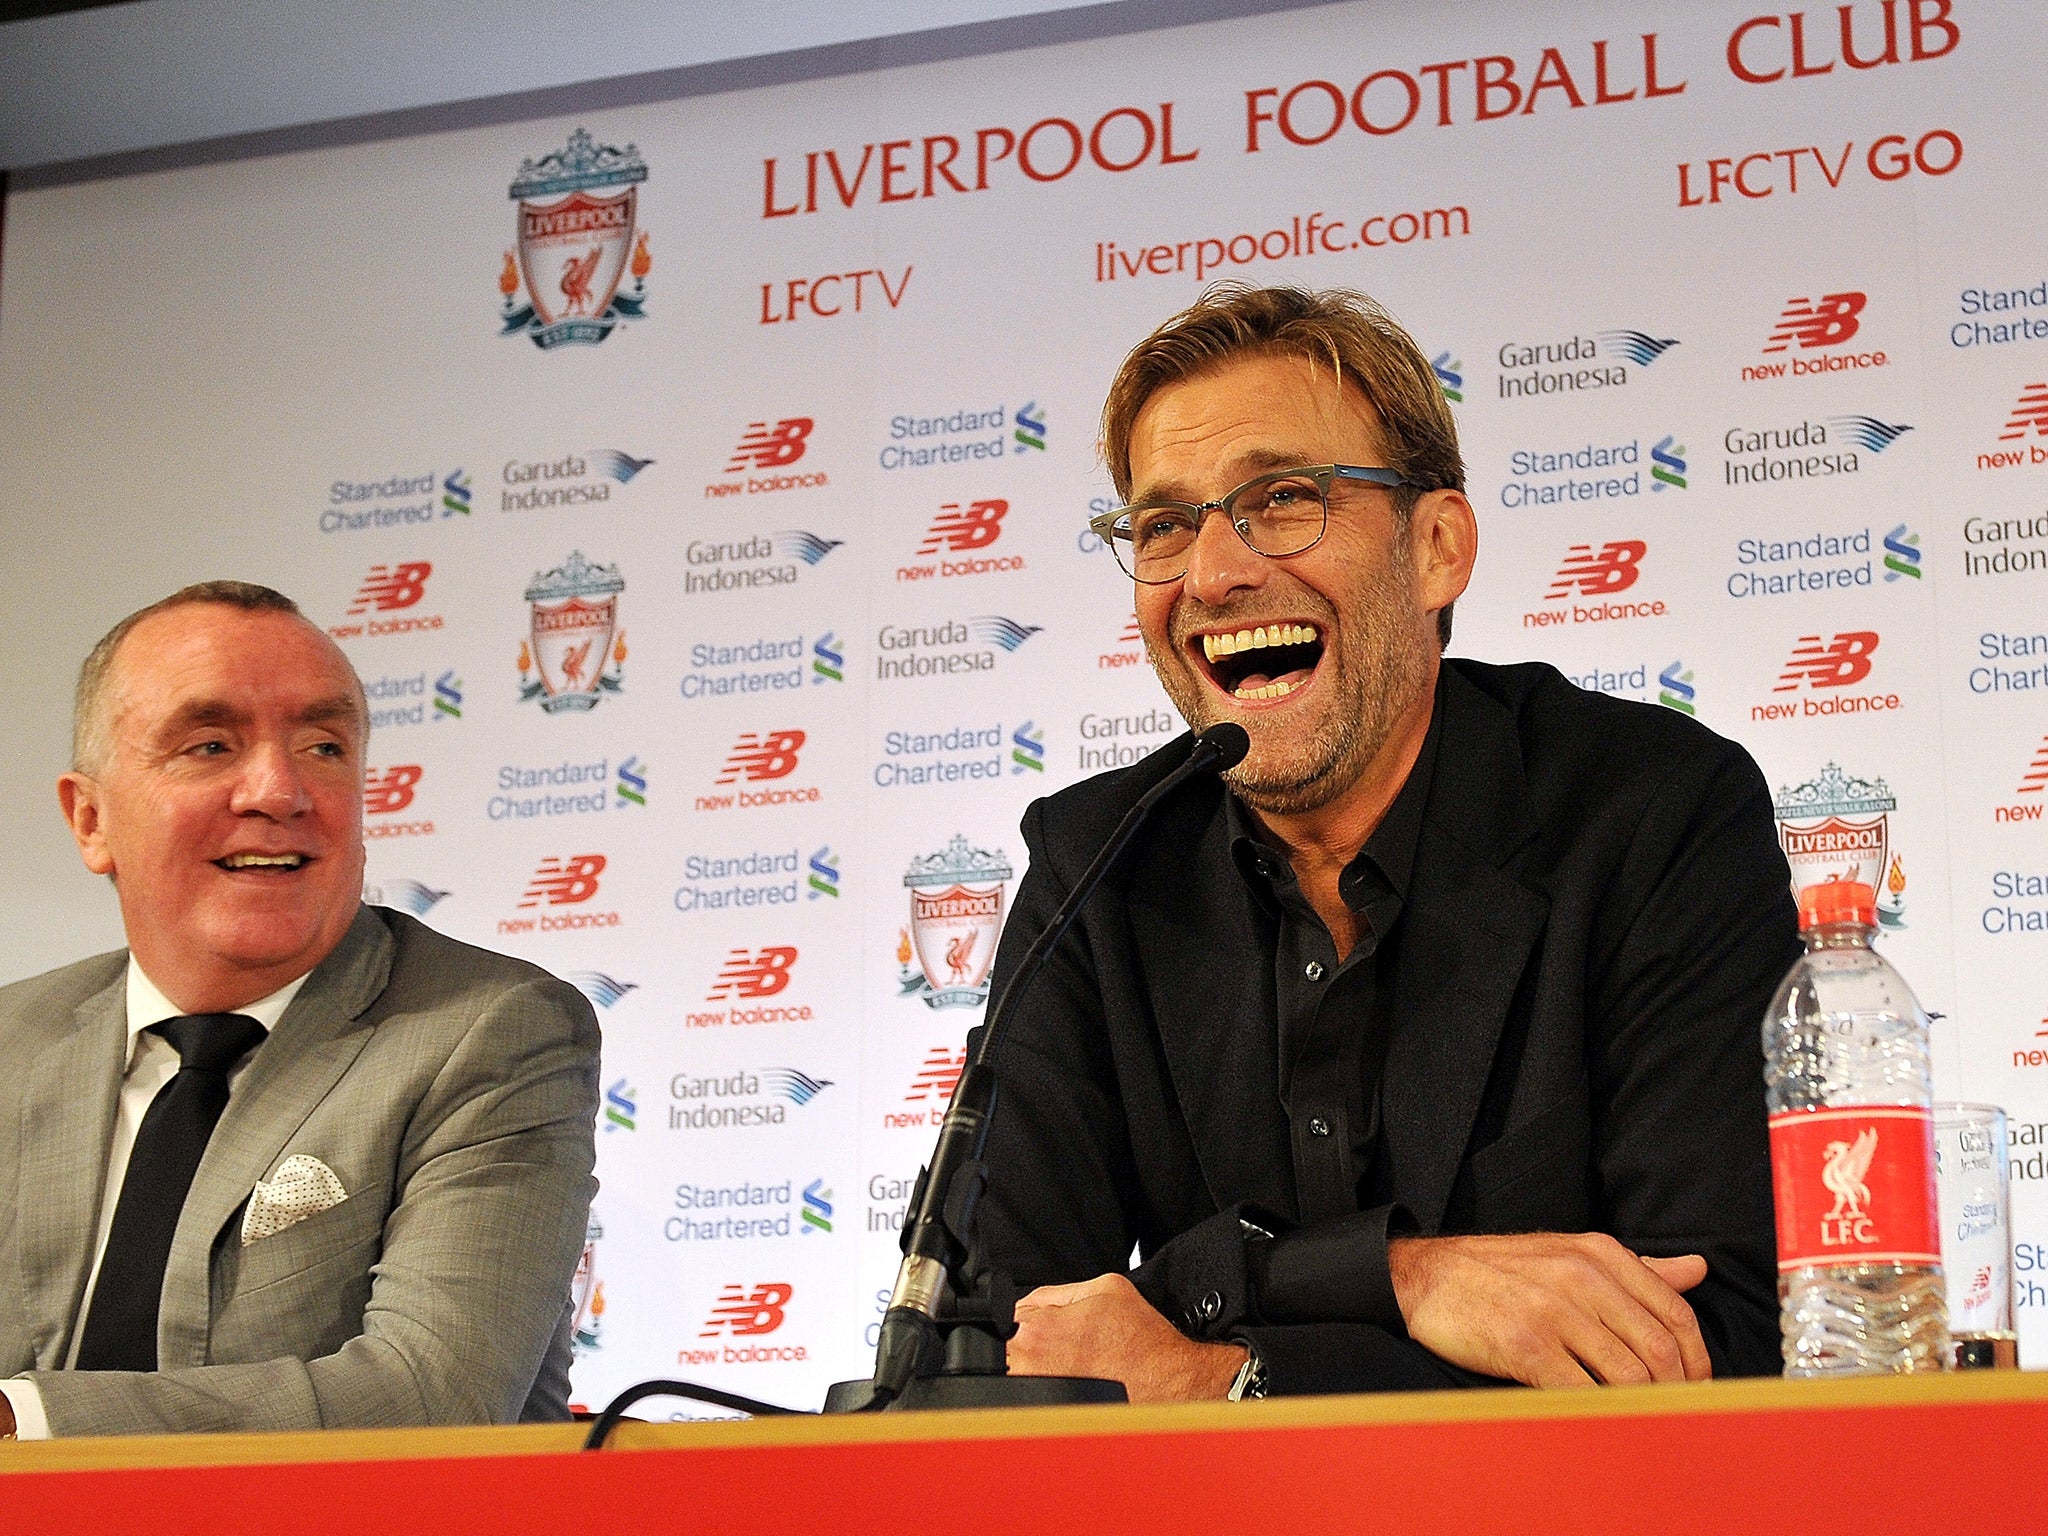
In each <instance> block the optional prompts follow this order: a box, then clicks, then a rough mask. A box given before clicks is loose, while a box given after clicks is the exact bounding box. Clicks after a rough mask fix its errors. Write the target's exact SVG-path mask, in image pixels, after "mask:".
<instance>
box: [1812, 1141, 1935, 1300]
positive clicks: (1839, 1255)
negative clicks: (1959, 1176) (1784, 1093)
mask: <svg viewBox="0 0 2048 1536" xmlns="http://www.w3.org/2000/svg"><path fill="white" fill-rule="evenodd" d="M1771 1184H1772V1189H1773V1193H1774V1194H1775V1195H1776V1198H1777V1206H1778V1271H1779V1273H1781V1274H1782V1273H1784V1272H1785V1271H1786V1270H1790V1269H1798V1268H1801V1267H1802V1266H1804V1265H1808V1264H1939V1263H1940V1262H1941V1233H1940V1230H1939V1226H1938V1223H1937V1220H1936V1215H1935V1213H1936V1203H1935V1192H1934V1117H1933V1116H1932V1115H1931V1114H1930V1113H1929V1112H1928V1111H1927V1110H1924V1109H1892V1108H1874V1107H1869V1106H1859V1107H1858V1108H1855V1109H1818V1110H1796V1109H1795V1110H1789V1111H1787V1112H1786V1113H1784V1114H1780V1115H1773V1116H1771Z"/></svg>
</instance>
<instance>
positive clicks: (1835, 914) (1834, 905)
mask: <svg viewBox="0 0 2048 1536" xmlns="http://www.w3.org/2000/svg"><path fill="white" fill-rule="evenodd" d="M1829 923H1861V924H1862V925H1863V926H1864V927H1866V928H1875V927H1876V926H1877V893H1876V892H1875V891H1873V890H1872V889H1871V888H1870V887H1869V886H1867V885H1865V884H1864V883H1863V882H1862V881H1861V880H1823V881H1822V882H1821V883H1820V884H1819V885H1809V886H1807V887H1806V889H1804V890H1802V891H1801V892H1800V893H1799V931H1800V932H1802V933H1804V932H1805V931H1806V930H1807V929H1809V928H1820V927H1824V926H1825V925H1827V924H1829Z"/></svg>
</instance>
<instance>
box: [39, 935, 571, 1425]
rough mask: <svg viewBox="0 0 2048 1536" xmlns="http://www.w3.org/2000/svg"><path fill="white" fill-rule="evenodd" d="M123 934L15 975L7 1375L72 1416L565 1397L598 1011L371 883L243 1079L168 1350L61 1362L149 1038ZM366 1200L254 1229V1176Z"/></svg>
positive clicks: (544, 1402) (394, 1419)
mask: <svg viewBox="0 0 2048 1536" xmlns="http://www.w3.org/2000/svg"><path fill="white" fill-rule="evenodd" d="M126 965H127V954H126V952H125V951H116V952H114V953H112V954H106V955H100V956H96V957H95V958H93V959H90V960H82V961H80V962H78V963H77V964H76V965H70V966H66V967H64V968H63V969H61V970H56V971H51V972H49V973H47V974H45V975H42V976H37V977H33V978H31V979H30V980H27V981H22V982H17V983H15V984H14V985H12V986H9V987H6V988H0V1376H12V1375H19V1374H23V1373H27V1374H29V1375H30V1376H31V1377H32V1378H33V1379H34V1380H35V1382H36V1383H37V1385H38V1387H39V1389H40V1390H41V1393H42V1397H43V1404H44V1407H45V1409H46V1410H47V1412H48V1414H49V1419H50V1427H51V1430H52V1432H53V1433H55V1434H58V1435H82V1434H153V1433H161V1432H164V1431H170V1430H249V1429H312V1428H319V1427H322V1426H339V1425H351V1426H368V1425H405V1424H459V1423H495V1422H504V1421H509V1420H513V1419H561V1418H566V1417H567V1416H568V1363H569V1316H568V1312H567V1310H566V1304H567V1299H568V1296H569V1284H570V1278H571V1276H572V1274H573V1272H574V1270H575V1265H576V1260H577V1257H578V1255H579V1253H580V1252H581V1249H582V1243H583V1234H584V1224H585V1221H586V1218H587V1214H588V1211H589V1207H590V1197H591V1195H592V1193H593V1192H594V1190H595V1188H596V1181H595V1180H594V1179H593V1178H592V1177H591V1165H592V1162H593V1160H594V1151H593V1146H592V1140H591V1132H592V1125H593V1121H594V1119H595V1116H596V1112H597V1039H598V1036H597V1020H596V1018H595V1016H594V1015H593V1014H592V1013H591V1009H590V1004H589V1003H588V1002H587V1001H585V1000H584V998H583V996H582V995H581V994H580V993H578V992H577V991H576V990H575V989H574V988H572V987H570V986H568V985H566V984H565V983H563V982H560V981H557V980H555V979H554V978H553V977H551V976H549V975H548V974H547V973H546V972H544V971H541V970H539V969H537V968H536V967H534V966H531V965H528V964H526V963H525V962H523V961H519V960H512V959H507V958H506V957H504V956H502V955H495V954H492V953H490V952H489V951H487V950H481V949H476V948H472V947H471V946H469V945H467V944H460V943H457V942H456V941H455V940H453V939H448V938H444V937H442V936H441V935H440V934H437V933H435V932H434V931H433V930H432V929H430V928H427V927H424V926H423V925H421V924H419V923H417V922H415V921H413V920H412V919H411V918H409V917H406V916H403V915H402V914H399V913H396V912H391V911H387V910H385V909H383V908H379V907H365V908H363V909H362V910H360V911H359V912H358V913H357V914H356V919H355V922H354V924H353V925H352V926H351V927H350V929H349V931H348V934H347V935H346V937H344V938H343V940H342V941H341V943H340V944H339V945H338V946H336V948H335V950H334V953H332V954H331V955H329V956H328V957H327V958H326V959H325V960H324V961H322V962H321V963H320V965H319V966H318V967H317V968H316V969H315V970H314V972H313V974H312V975H311V976H310V977H309V978H308V979H307V982H306V984H305V986H304V987H303V988H301V989H300V991H299V994H298V996H297V997H295V998H294V999H293V1000H292V1003H291V1006H290V1007H289V1008H287V1009H286V1010H285V1013H284V1017H283V1018H281V1019H280V1020H279V1021H278V1025H277V1028H276V1029H275V1030H274V1031H273V1032H272V1033H271V1035H270V1038H269V1039H268V1040H266V1041H265V1042H264V1044H263V1045H262V1046H261V1047H259V1048H258V1050H257V1052H256V1054H255V1055H254V1056H253V1057H252V1058H251V1059H250V1061H249V1064H248V1066H247V1068H246V1069H245V1070H244V1071H243V1073H242V1075H241V1077H240V1078H239V1079H238V1080H237V1081H236V1084H235V1089H234V1095H233V1097H232V1098H231V1099H230V1101H229V1103H228V1107H227V1111H226V1113H225V1114H223V1115H222V1116H221V1120H220V1124H219V1126H218V1127H217V1128H216V1129H215V1131H214V1134H213V1140H212V1141H211V1142H210V1143H209V1144H208V1146H207V1150H206V1156H205V1158H204V1160H203V1161H202V1162H201V1163H200V1165H199V1171H198V1173H197V1174H196V1176H195V1177H194V1179H193V1181H192V1189H191V1193H190V1194H189V1195H188V1197H187V1198H186V1201H185V1208H184V1213H183V1215H182V1216H181V1217H180V1219H179V1222H178V1231H177V1236H176V1238H175V1239H174V1240H173V1242H172V1245H171V1254H170V1261H169V1264H168V1267H167V1268H166V1271H165V1274H164V1292H163V1305H162V1311H161V1313H160V1315H159V1318H158V1322H157V1358H158V1362H159V1369H158V1370H156V1371H155V1372H153V1373H140V1372H129V1371H64V1370H60V1369H59V1367H60V1366H61V1365H62V1363H63V1361H64V1359H65V1357H66V1353H67V1351H68V1350H69V1349H70V1345H71V1336H72V1331H73V1329H75V1328H76V1327H77V1326H78V1323H79V1321H80V1319H79V1302H80V1298H81V1295H82V1293H83V1291H84V1288H85V1282H86V1277H87V1273H88V1270H89V1268H90V1265H91V1261H92V1250H93V1244H94V1239H95V1236H96V1234H97V1232H98V1221H99V1202H100V1193H101V1186H102V1184H103V1183H104V1181H105V1175H106V1163H107V1151H108V1145H109V1141H110V1138H111V1136H112V1132H113V1126H114V1114H115V1104H116V1100H117V1097H118V1094H119V1091H120V1083H121V1076H122V1071H123V1068H124V1066H125V1057H126V1046H127V1012H126V992H125V986H124V980H125V967H126ZM299 1153H304V1154H308V1155H310V1156H313V1157H317V1158H318V1159H320V1161H321V1162H323V1163H325V1164H326V1165H327V1166H328V1167H329V1168H331V1169H332V1170H333V1171H334V1172H335V1174H336V1175H337V1176H339V1178H340V1180H341V1183H342V1186H343V1188H344V1189H346V1190H347V1192H348V1197H347V1198H346V1199H345V1200H343V1201H342V1202H341V1203H340V1204H338V1205H334V1206H331V1207H329V1208H328V1209H326V1210H324V1211H321V1212H319V1213H317V1214H316V1215H313V1216H310V1217H307V1218H306V1219H304V1220H302V1221H300V1222H298V1223H296V1224H295V1225H292V1226H289V1227H286V1228H285V1229H284V1230H282V1231H279V1232H275V1233H273V1234H272V1235H270V1236H268V1237H263V1238H259V1239H257V1240H256V1241H254V1242H252V1243H249V1244H247V1245H246V1246H245V1245H244V1244H243V1242H242V1222H241V1217H242V1209H243V1206H244V1205H245V1203H246V1202H247V1200H248V1198H249V1194H250V1191H251V1190H252V1189H253V1188H254V1186H255V1184H256V1182H257V1181H258V1180H259V1179H269V1178H270V1177H271V1176H272V1175H273V1174H274V1172H275V1170H276V1169H277V1167H278V1165H279V1164H280V1163H282V1162H283V1161H284V1160H285V1159H286V1158H288V1157H291V1156H293V1155H294V1154H299Z"/></svg>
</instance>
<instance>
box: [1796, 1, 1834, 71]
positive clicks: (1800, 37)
mask: <svg viewBox="0 0 2048 1536" xmlns="http://www.w3.org/2000/svg"><path fill="white" fill-rule="evenodd" d="M1834 67H1835V61H1834V60H1833V59H1830V60H1828V62H1827V63H1825V64H1823V65H1821V66H1820V67H1819V68H1817V69H1816V68H1809V67H1808V66H1807V63H1806V13H1805V12H1804V11H1794V12H1793V13H1792V78H1793V79H1794V80H1808V79H1811V78H1812V77H1813V76H1815V75H1825V74H1831V73H1833V71H1834Z"/></svg>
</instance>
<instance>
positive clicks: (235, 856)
mask: <svg viewBox="0 0 2048 1536" xmlns="http://www.w3.org/2000/svg"><path fill="white" fill-rule="evenodd" d="M305 862H306V858H305V855H304V854H299V853H231V854H229V855H228V856H227V857H226V858H224V859H222V860H221V863H223V864H225V865H227V867H228V868H229V869H297V868H298V867H299V866H300V865H301V864H303V863H305Z"/></svg>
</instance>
